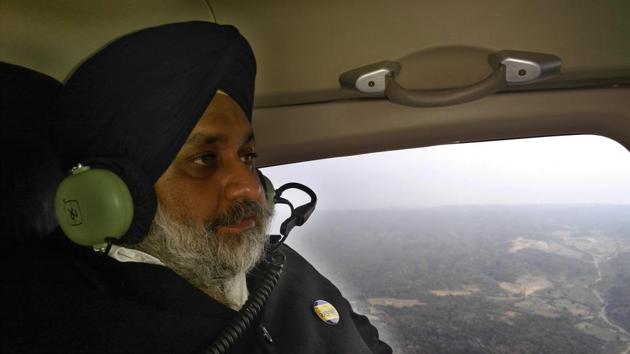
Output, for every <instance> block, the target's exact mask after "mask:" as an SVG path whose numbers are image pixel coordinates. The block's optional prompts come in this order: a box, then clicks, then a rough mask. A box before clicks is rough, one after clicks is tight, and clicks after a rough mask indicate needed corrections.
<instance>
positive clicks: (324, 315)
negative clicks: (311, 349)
mask: <svg viewBox="0 0 630 354" xmlns="http://www.w3.org/2000/svg"><path fill="white" fill-rule="evenodd" d="M313 310H314V311H315V314H316V315H317V317H319V319H320V320H322V321H324V323H326V324H329V325H336V324H337V323H339V312H337V309H336V308H335V307H334V306H333V305H332V304H331V303H329V302H328V301H325V300H317V301H315V302H314V303H313Z"/></svg>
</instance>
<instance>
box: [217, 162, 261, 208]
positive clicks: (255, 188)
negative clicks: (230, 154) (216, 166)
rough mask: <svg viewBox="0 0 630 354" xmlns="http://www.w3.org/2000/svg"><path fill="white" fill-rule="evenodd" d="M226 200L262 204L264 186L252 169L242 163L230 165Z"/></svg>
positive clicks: (226, 184) (227, 173)
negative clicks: (251, 201)
mask: <svg viewBox="0 0 630 354" xmlns="http://www.w3.org/2000/svg"><path fill="white" fill-rule="evenodd" d="M224 193H225V199H227V200H229V201H238V200H253V201H257V202H260V199H261V196H262V186H261V185H260V183H259V182H258V176H257V175H256V172H255V171H254V170H252V168H251V167H250V166H248V165H246V164H244V163H243V162H242V161H240V160H239V161H238V162H235V163H232V164H230V167H229V168H228V170H227V171H226V183H225V189H224Z"/></svg>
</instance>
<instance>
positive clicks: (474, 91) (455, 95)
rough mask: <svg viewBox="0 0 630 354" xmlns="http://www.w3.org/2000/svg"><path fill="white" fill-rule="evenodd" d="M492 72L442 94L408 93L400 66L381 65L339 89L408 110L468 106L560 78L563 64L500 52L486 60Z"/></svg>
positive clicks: (352, 75)
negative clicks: (401, 81)
mask: <svg viewBox="0 0 630 354" xmlns="http://www.w3.org/2000/svg"><path fill="white" fill-rule="evenodd" d="M488 64H489V65H490V66H491V67H492V68H493V69H494V71H493V72H492V74H490V75H489V76H488V77H486V78H485V79H483V80H481V81H480V82H477V83H475V84H473V85H470V86H466V87H459V88H453V89H445V90H410V89H406V88H404V87H402V86H401V85H400V84H399V83H398V82H397V81H396V76H398V74H399V73H400V71H401V69H402V68H401V65H400V63H398V62H394V61H382V62H378V63H375V64H371V65H366V66H363V67H360V68H357V69H354V70H350V71H347V72H345V73H343V74H342V75H341V76H340V77H339V83H340V84H341V87H343V88H348V89H352V90H356V91H359V92H361V93H363V94H365V95H366V96H371V97H386V98H387V99H389V101H391V102H393V103H397V104H401V105H405V106H411V107H437V106H447V105H453V104H460V103H464V102H470V101H474V100H477V99H480V98H482V97H485V96H488V95H491V94H493V93H495V92H497V91H501V90H503V89H505V88H507V87H510V86H517V85H528V84H531V83H534V82H538V81H541V80H545V79H548V78H551V77H553V76H556V75H559V74H560V68H561V65H562V60H561V59H560V58H559V57H557V56H555V55H550V54H543V53H532V52H521V51H515V50H502V51H500V52H497V53H494V54H491V55H490V56H488Z"/></svg>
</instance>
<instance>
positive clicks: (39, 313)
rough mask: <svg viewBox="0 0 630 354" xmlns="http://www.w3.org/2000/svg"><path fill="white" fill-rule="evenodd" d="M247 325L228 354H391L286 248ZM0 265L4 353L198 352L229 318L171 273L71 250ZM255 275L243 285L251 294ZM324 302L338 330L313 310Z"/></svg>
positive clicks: (57, 247)
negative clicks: (278, 273) (274, 281)
mask: <svg viewBox="0 0 630 354" xmlns="http://www.w3.org/2000/svg"><path fill="white" fill-rule="evenodd" d="M281 252H282V253H283V254H285V256H286V261H285V266H284V270H283V273H282V275H281V277H280V280H279V281H278V284H277V286H276V287H275V289H274V290H273V292H272V294H271V297H270V298H269V300H268V301H267V303H266V305H265V307H264V308H263V311H262V313H261V314H260V315H259V316H258V318H257V319H256V320H255V322H254V325H253V326H252V327H251V328H250V329H249V330H248V332H246V333H245V335H244V336H243V338H242V339H241V340H240V341H238V342H237V343H236V344H235V345H234V346H233V347H232V349H231V350H230V351H229V353H292V354H293V353H295V354H298V353H299V354H302V353H372V352H374V353H391V349H390V348H389V347H388V346H387V345H386V344H385V343H383V342H381V341H379V339H378V332H377V330H376V329H375V328H374V327H373V326H372V325H371V324H370V323H369V321H368V319H367V318H366V317H364V316H360V315H357V314H355V313H354V312H353V311H352V309H351V307H350V304H349V303H348V301H347V300H346V299H344V298H343V297H342V296H341V294H340V292H339V290H338V289H337V288H336V287H335V286H334V285H333V284H332V283H331V282H330V281H328V280H327V279H326V278H324V277H323V276H322V275H321V274H319V273H318V272H317V271H316V270H315V269H314V268H313V267H312V266H311V265H310V264H309V263H308V262H307V261H306V260H304V259H303V258H302V257H301V256H300V255H298V254H297V253H296V252H295V251H293V250H292V249H291V248H289V247H286V246H283V247H282V248H281ZM8 254H9V256H8V257H4V258H3V261H2V263H3V264H2V272H3V273H4V274H3V276H2V283H3V285H2V300H1V301H2V325H1V326H2V329H1V340H2V342H1V345H2V352H3V353H203V352H204V351H205V349H206V348H207V347H208V345H209V344H210V343H211V342H212V341H213V339H214V338H215V337H217V335H218V333H220V332H221V331H222V329H223V328H224V327H225V326H226V325H227V323H228V322H229V321H230V319H232V318H234V317H235V316H236V312H235V311H233V310H231V309H229V308H228V307H226V306H224V305H222V304H220V303H218V302H216V301H214V300H213V299H211V298H210V297H208V296H207V295H205V294H204V293H203V292H201V291H199V290H198V289H196V288H195V287H193V286H192V285H190V284H189V283H188V282H187V281H185V280H184V279H182V278H180V277H179V276H178V275H177V274H176V273H174V272H173V271H172V270H170V269H168V268H166V267H162V266H156V265H151V264H144V263H121V262H118V261H116V260H114V259H111V258H110V257H107V256H103V255H99V254H97V253H95V252H93V251H92V250H90V249H87V248H82V247H79V246H75V245H73V244H71V243H70V242H69V241H67V240H66V239H65V237H63V236H62V235H60V233H59V232H57V233H55V234H54V235H53V237H51V238H50V240H49V241H48V242H47V243H46V244H38V245H32V246H30V247H28V248H27V249H21V250H12V251H11V252H8ZM261 272H262V270H255V271H253V272H252V274H251V276H250V277H249V278H248V285H250V287H251V286H253V287H255V284H256V282H258V281H260V278H261V274H259V273H261ZM316 300H325V301H327V302H329V303H331V304H332V305H333V306H334V307H335V308H336V309H337V311H338V312H339V315H340V321H339V323H338V324H336V325H330V324H327V323H325V322H324V321H322V320H321V319H319V317H317V316H316V314H315V312H314V311H313V304H314V302H315V301H316Z"/></svg>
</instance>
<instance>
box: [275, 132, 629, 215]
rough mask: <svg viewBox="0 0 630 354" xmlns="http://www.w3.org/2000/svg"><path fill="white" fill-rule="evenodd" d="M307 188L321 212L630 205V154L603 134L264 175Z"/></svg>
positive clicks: (307, 165) (356, 159)
mask: <svg viewBox="0 0 630 354" xmlns="http://www.w3.org/2000/svg"><path fill="white" fill-rule="evenodd" d="M263 172H264V173H265V174H266V175H267V176H268V177H269V178H270V179H271V180H272V181H273V182H274V185H275V186H276V188H277V187H279V186H280V185H282V184H283V183H286V182H291V181H294V182H300V183H303V184H306V185H308V186H309V187H311V188H312V189H313V190H314V191H315V192H316V193H317V195H318V198H319V202H318V209H319V210H322V209H377V208H417V207H432V206H441V205H461V204H532V203H534V204H537V203H600V204H611V203H612V204H630V152H628V150H626V149H625V148H624V147H623V146H621V145H620V144H618V143H617V142H614V141H612V140H609V139H606V138H602V137H597V136H569V137H553V138H537V139H522V140H510V141H499V142H487V143H472V144H458V145H446V146H435V147H428V148H420V149H412V150H401V151H390V152H384V153H375V154H367V155H360V156H351V157H343V158H335V159H327V160H319V161H312V162H304V163H298V164H292V165H285V166H277V167H271V168H265V169H263Z"/></svg>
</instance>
